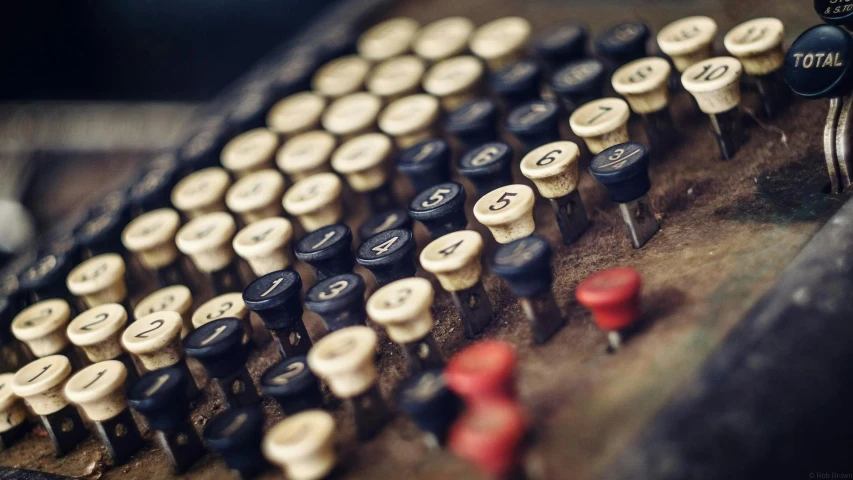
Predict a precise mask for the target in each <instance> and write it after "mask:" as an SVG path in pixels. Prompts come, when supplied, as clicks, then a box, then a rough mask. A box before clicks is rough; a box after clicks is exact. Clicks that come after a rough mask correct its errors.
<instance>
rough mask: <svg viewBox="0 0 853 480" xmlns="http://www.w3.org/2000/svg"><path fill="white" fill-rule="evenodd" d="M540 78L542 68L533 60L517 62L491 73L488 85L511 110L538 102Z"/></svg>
mask: <svg viewBox="0 0 853 480" xmlns="http://www.w3.org/2000/svg"><path fill="white" fill-rule="evenodd" d="M542 76H543V73H542V68H541V67H540V66H539V63H537V62H536V61H535V60H532V59H526V60H519V61H518V62H515V63H511V64H509V65H507V66H506V67H504V68H502V69H500V70H498V71H497V72H495V73H493V74H492V75H491V77H490V79H489V84H490V86H491V87H492V91H494V92H495V93H497V94H498V95H499V96H500V97H501V98H502V99H503V102H504V105H505V106H506V107H507V108H513V107H517V106H519V105H522V104H525V103H527V102H532V101H536V100H539V95H540V93H539V84H540V83H541V81H542Z"/></svg>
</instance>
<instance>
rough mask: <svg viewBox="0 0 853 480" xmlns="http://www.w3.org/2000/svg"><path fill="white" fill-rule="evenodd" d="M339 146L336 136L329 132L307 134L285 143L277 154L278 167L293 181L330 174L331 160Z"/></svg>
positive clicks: (313, 131) (316, 131)
mask: <svg viewBox="0 0 853 480" xmlns="http://www.w3.org/2000/svg"><path fill="white" fill-rule="evenodd" d="M337 145H338V142H337V140H335V137H334V135H332V134H330V133H329V132H326V131H324V130H312V131H310V132H305V133H302V134H299V135H296V136H295V137H293V138H291V139H290V140H288V141H287V142H285V144H284V145H283V146H282V147H281V148H280V149H279V150H278V154H276V165H278V168H279V169H280V170H281V171H282V172H284V173H285V174H286V175H289V176H290V178H291V179H292V180H293V181H299V180H302V179H303V178H306V177H308V176H309V175H313V174H315V173H322V172H328V171H329V170H330V169H331V166H330V165H329V160H330V159H331V158H332V152H334V151H335V147H337Z"/></svg>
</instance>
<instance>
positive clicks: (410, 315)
mask: <svg viewBox="0 0 853 480" xmlns="http://www.w3.org/2000/svg"><path fill="white" fill-rule="evenodd" d="M433 298H435V292H434V291H433V289H432V285H431V284H430V283H429V280H426V279H423V278H418V277H409V278H404V279H402V280H397V281H395V282H391V283H389V284H388V285H385V286H384V287H382V288H380V289H379V290H377V291H375V292H374V293H373V295H371V296H370V298H368V299H367V305H366V308H367V315H369V316H370V319H371V320H373V321H374V322H376V323H378V324H379V325H381V326H382V328H384V329H385V330H386V331H387V332H388V337H389V338H391V341H393V342H395V343H399V344H406V343H412V342H416V341H418V340H420V339H422V338H423V337H425V336H426V335H427V334H429V333H430V331H432V327H433V324H434V323H435V321H434V319H433V316H432V312H431V311H430V306H432V301H433Z"/></svg>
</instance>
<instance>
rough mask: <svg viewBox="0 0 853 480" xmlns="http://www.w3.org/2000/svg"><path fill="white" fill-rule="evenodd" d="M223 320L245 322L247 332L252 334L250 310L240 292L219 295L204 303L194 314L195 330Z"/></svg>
mask: <svg viewBox="0 0 853 480" xmlns="http://www.w3.org/2000/svg"><path fill="white" fill-rule="evenodd" d="M221 318H236V319H239V320H241V321H242V322H243V327H244V329H245V330H246V331H248V332H251V324H250V323H249V310H248V308H246V304H245V303H243V294H241V293H238V292H231V293H225V294H222V295H217V296H215V297H213V298H211V299H210V300H208V301H206V302H204V303H202V304H201V305H199V307H198V308H197V309H196V311H195V312H193V314H192V323H193V327H194V328H198V327H200V326H202V325H206V324H208V323H210V322H213V321H216V320H219V319H221Z"/></svg>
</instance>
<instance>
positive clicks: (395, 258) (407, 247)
mask: <svg viewBox="0 0 853 480" xmlns="http://www.w3.org/2000/svg"><path fill="white" fill-rule="evenodd" d="M415 247H416V245H415V238H414V235H413V234H412V232H411V231H410V230H403V229H399V230H386V231H384V232H382V233H377V234H376V235H374V236H372V237H370V238H368V239H367V240H365V241H364V242H362V243H361V245H360V246H359V247H358V250H357V251H356V253H355V260H356V262H358V264H359V265H361V266H362V267H364V268H366V269H368V270H370V273H372V274H373V277H374V278H375V279H376V286H377V288H382V287H383V286H384V285H387V284H389V283H391V282H393V281H396V280H400V279H401V278H406V277H413V276H415V270H416V268H417V267H416V266H415Z"/></svg>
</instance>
